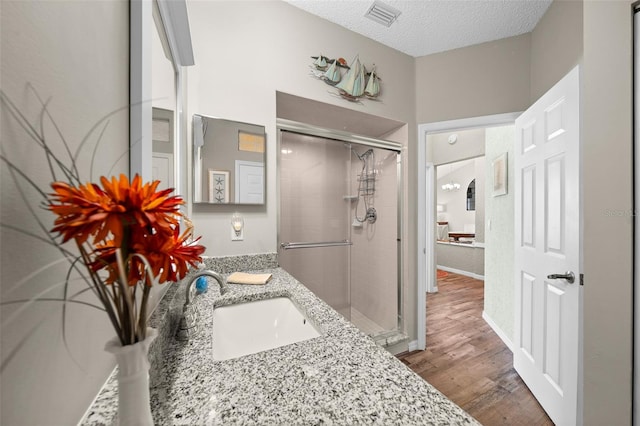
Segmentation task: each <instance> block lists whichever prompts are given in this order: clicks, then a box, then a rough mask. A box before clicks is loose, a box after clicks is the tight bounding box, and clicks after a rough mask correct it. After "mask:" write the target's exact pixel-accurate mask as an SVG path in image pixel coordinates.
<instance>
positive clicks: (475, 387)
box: [398, 273, 553, 426]
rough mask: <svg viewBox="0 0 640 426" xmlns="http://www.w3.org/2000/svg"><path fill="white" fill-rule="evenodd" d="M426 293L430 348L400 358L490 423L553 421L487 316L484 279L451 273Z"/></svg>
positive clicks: (542, 422) (526, 423)
mask: <svg viewBox="0 0 640 426" xmlns="http://www.w3.org/2000/svg"><path fill="white" fill-rule="evenodd" d="M438 290H439V291H438V293H435V294H429V295H428V296H427V349H426V350H425V351H414V352H409V353H405V354H401V355H399V356H398V358H399V359H400V360H401V361H402V362H404V363H405V364H406V365H407V366H408V367H409V368H411V369H412V370H413V371H415V372H416V373H417V374H419V375H420V376H421V377H422V378H424V379H425V380H426V381H428V382H429V383H431V384H432V385H433V386H434V387H435V388H436V389H438V390H439V391H440V392H442V393H443V394H445V395H446V396H447V397H448V398H449V399H451V400H452V401H453V402H455V403H456V404H458V405H459V406H460V407H462V409H463V410H465V411H466V412H468V413H469V414H470V415H471V416H473V417H474V418H475V419H476V420H478V421H479V422H480V423H482V424H483V425H485V426H493V425H510V426H511V425H527V426H529V425H553V422H552V421H551V419H549V417H548V416H547V414H546V413H545V412H544V410H543V409H542V407H541V406H540V404H538V401H536V399H535V398H534V397H533V395H532V394H531V392H530V391H529V389H528V388H527V386H526V385H525V384H524V382H523V381H522V379H520V377H519V376H518V374H517V373H516V372H515V370H514V369H513V356H512V354H511V351H510V350H509V349H508V348H507V347H506V345H505V344H504V343H503V342H502V340H500V338H499V337H498V336H497V335H496V334H495V333H494V332H493V330H492V329H491V327H489V325H488V324H487V323H486V322H485V321H484V320H483V319H482V309H483V303H484V282H483V281H479V280H474V279H472V278H468V277H465V276H463V275H458V274H452V273H449V274H448V275H447V276H446V277H444V278H439V279H438Z"/></svg>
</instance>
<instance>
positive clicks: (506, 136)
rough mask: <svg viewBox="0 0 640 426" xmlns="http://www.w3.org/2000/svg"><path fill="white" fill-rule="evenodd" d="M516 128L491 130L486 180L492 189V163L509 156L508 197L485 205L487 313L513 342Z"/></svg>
mask: <svg viewBox="0 0 640 426" xmlns="http://www.w3.org/2000/svg"><path fill="white" fill-rule="evenodd" d="M514 141H515V127H514V126H513V125H510V126H503V127H492V128H488V129H487V140H486V156H485V164H486V167H485V177H486V181H487V183H488V184H489V187H491V185H492V182H493V169H492V166H491V164H492V162H493V160H495V159H496V157H498V155H500V154H502V153H504V152H506V153H507V193H506V194H505V195H500V196H497V197H493V196H492V195H491V193H490V191H489V193H488V194H487V196H486V198H485V201H486V204H485V210H484V214H485V249H484V256H485V257H484V262H485V266H484V301H485V303H484V312H485V313H486V314H487V315H488V316H489V317H490V318H491V319H492V320H493V321H494V323H495V324H496V325H497V326H498V327H499V328H500V329H501V330H502V331H503V332H504V334H505V335H506V336H507V337H508V338H509V339H511V340H512V339H513V322H514V306H513V300H514V288H513V279H514V278H513V274H514V272H513V256H514V253H513V247H514V227H513V223H514V205H513V200H514V189H515V188H514V186H513V181H514V177H515V176H514V169H513V160H514V158H513V149H514V148H513V147H514Z"/></svg>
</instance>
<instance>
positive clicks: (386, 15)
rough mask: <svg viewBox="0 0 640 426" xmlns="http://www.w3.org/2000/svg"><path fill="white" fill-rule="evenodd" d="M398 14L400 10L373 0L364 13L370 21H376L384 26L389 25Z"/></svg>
mask: <svg viewBox="0 0 640 426" xmlns="http://www.w3.org/2000/svg"><path fill="white" fill-rule="evenodd" d="M399 15H400V11H399V10H398V9H396V8H394V7H391V6H389V5H388V4H384V3H382V2H381V1H377V0H376V1H374V2H373V4H372V5H371V7H370V8H369V10H367V13H365V14H364V16H366V17H367V18H369V19H371V20H372V21H376V22H378V23H380V24H382V25H384V26H386V27H390V26H391V24H393V21H395V20H396V18H397V17H398V16H399Z"/></svg>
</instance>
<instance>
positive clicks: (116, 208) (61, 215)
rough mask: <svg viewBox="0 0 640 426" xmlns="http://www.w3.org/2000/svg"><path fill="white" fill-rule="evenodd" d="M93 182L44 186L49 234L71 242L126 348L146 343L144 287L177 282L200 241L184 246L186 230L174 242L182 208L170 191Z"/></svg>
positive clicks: (196, 258)
mask: <svg viewBox="0 0 640 426" xmlns="http://www.w3.org/2000/svg"><path fill="white" fill-rule="evenodd" d="M100 182H101V184H102V186H100V185H97V184H94V183H88V184H85V185H77V186H75V185H72V184H69V183H66V182H54V183H53V184H52V185H51V186H52V188H53V190H54V192H53V193H52V194H49V200H50V201H49V203H48V205H47V208H48V209H49V210H50V211H52V212H53V213H54V214H55V215H57V218H56V220H55V226H54V228H53V229H52V230H51V232H54V233H58V234H59V235H61V236H62V242H63V243H65V242H67V241H69V240H74V241H75V243H76V244H77V246H78V249H79V251H80V255H81V257H80V259H81V261H82V263H84V265H85V266H86V268H87V270H88V272H89V275H90V278H91V280H90V283H91V285H92V288H93V290H94V292H95V294H96V295H97V296H98V298H99V299H100V301H101V302H102V305H103V306H104V308H105V310H106V312H107V314H108V316H109V319H110V320H111V323H112V325H113V327H114V328H115V330H116V333H117V334H118V337H119V338H120V342H121V343H122V345H129V344H134V343H136V342H138V341H141V340H144V339H145V337H146V330H147V327H146V320H147V316H148V315H147V303H148V300H149V292H150V290H151V286H152V285H154V284H156V283H158V282H160V283H163V282H166V281H177V280H179V279H180V278H182V277H183V276H184V275H186V273H187V272H188V269H189V265H192V266H195V265H196V264H197V262H200V261H201V260H202V259H201V257H200V255H201V254H202V253H203V252H204V250H205V248H204V247H203V246H201V245H199V244H196V242H197V241H198V240H199V238H198V239H196V240H195V241H191V236H192V235H191V229H187V230H186V231H185V232H184V233H182V234H180V223H179V219H180V217H181V216H182V214H181V213H180V211H179V210H178V209H179V206H180V205H182V204H184V202H183V200H182V199H181V198H180V197H178V196H171V195H170V194H171V193H172V192H173V189H165V190H161V191H158V190H157V187H158V185H159V184H160V181H154V182H152V183H146V184H143V183H142V179H141V178H140V176H138V175H136V176H135V177H134V178H133V180H132V181H131V182H129V179H128V178H127V177H126V176H125V175H120V178H119V179H116V178H115V177H113V178H111V180H108V179H107V178H105V177H102V178H101V179H100ZM101 272H106V275H105V274H102V275H101V274H100V273H101ZM139 288H140V290H139Z"/></svg>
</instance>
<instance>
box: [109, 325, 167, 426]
mask: <svg viewBox="0 0 640 426" xmlns="http://www.w3.org/2000/svg"><path fill="white" fill-rule="evenodd" d="M157 335H158V332H157V331H156V330H154V329H152V328H148V329H147V338H146V339H144V340H143V341H140V342H138V343H135V344H133V345H125V346H122V345H121V343H120V339H119V338H117V337H116V338H114V339H111V340H109V341H108V342H107V344H106V345H105V350H106V351H107V352H110V353H112V354H113V355H114V356H115V357H116V361H117V363H118V376H117V379H118V419H117V424H118V425H121V426H129V425H150V426H153V417H152V416H151V405H150V404H149V357H148V353H149V346H150V345H151V342H153V339H155V338H156V336H157Z"/></svg>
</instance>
